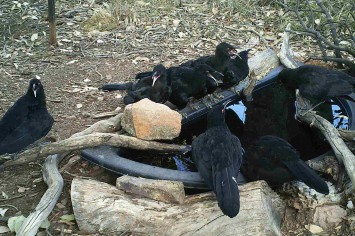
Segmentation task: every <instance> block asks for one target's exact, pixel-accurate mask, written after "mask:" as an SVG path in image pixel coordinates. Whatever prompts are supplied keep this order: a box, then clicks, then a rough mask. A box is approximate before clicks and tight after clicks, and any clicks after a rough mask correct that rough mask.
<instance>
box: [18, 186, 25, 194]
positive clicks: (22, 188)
mask: <svg viewBox="0 0 355 236" xmlns="http://www.w3.org/2000/svg"><path fill="white" fill-rule="evenodd" d="M25 191H26V188H24V187H19V188H18V189H17V192H19V193H24V192H25Z"/></svg>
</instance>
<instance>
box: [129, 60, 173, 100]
mask: <svg viewBox="0 0 355 236" xmlns="http://www.w3.org/2000/svg"><path fill="white" fill-rule="evenodd" d="M127 84H128V85H127ZM127 84H126V85H127V87H128V94H127V95H126V96H125V97H124V98H123V101H124V103H125V104H126V105H127V104H131V103H134V102H138V101H139V100H142V99H144V98H148V99H150V100H151V101H153V102H156V103H164V102H166V101H167V100H168V98H169V96H170V93H171V79H170V77H169V76H168V74H167V70H166V68H165V67H164V66H163V65H161V64H159V65H156V66H155V67H154V69H153V75H152V76H151V77H145V78H143V79H141V80H138V82H136V83H133V84H132V85H131V88H129V83H127Z"/></svg>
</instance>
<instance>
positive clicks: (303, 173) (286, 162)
mask: <svg viewBox="0 0 355 236" xmlns="http://www.w3.org/2000/svg"><path fill="white" fill-rule="evenodd" d="M241 171H242V173H243V175H244V176H245V177H246V178H247V179H248V180H249V181H255V180H265V181H266V182H268V183H269V184H270V185H271V186H281V185H282V184H283V183H285V182H288V181H292V180H299V181H302V182H304V183H305V184H306V185H307V186H309V187H310V188H313V189H314V190H316V191H317V192H319V193H323V194H328V193H329V188H328V185H327V184H326V182H325V181H324V180H323V179H322V178H321V177H319V176H318V175H317V173H316V172H315V171H314V170H313V169H311V168H310V167H309V166H307V165H306V164H305V163H304V161H303V160H301V158H300V155H299V153H298V152H297V150H296V149H295V148H294V147H293V146H292V145H291V144H289V143H288V142H287V141H286V140H284V139H281V138H279V137H276V136H272V135H266V136H262V137H261V138H259V139H258V140H257V141H256V142H255V143H254V144H252V145H251V146H250V147H249V148H248V150H247V151H246V153H245V155H244V160H243V165H242V168H241Z"/></svg>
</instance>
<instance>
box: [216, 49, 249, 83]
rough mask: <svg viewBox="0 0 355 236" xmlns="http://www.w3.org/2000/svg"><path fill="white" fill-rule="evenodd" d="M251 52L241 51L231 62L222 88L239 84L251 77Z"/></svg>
mask: <svg viewBox="0 0 355 236" xmlns="http://www.w3.org/2000/svg"><path fill="white" fill-rule="evenodd" d="M250 50H251V49H247V50H244V51H241V52H239V53H238V54H237V56H236V57H235V58H233V59H231V60H229V63H228V67H227V69H226V71H225V72H224V77H223V84H222V85H221V87H222V88H228V87H230V86H232V85H235V84H238V83H239V82H240V81H242V80H243V79H245V78H246V77H247V76H248V75H249V66H248V53H249V51H250Z"/></svg>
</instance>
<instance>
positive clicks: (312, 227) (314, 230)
mask: <svg viewBox="0 0 355 236" xmlns="http://www.w3.org/2000/svg"><path fill="white" fill-rule="evenodd" d="M306 229H308V230H309V232H311V233H312V234H319V233H321V232H323V231H324V230H323V229H322V228H321V227H319V226H318V225H312V224H309V225H306Z"/></svg>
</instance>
